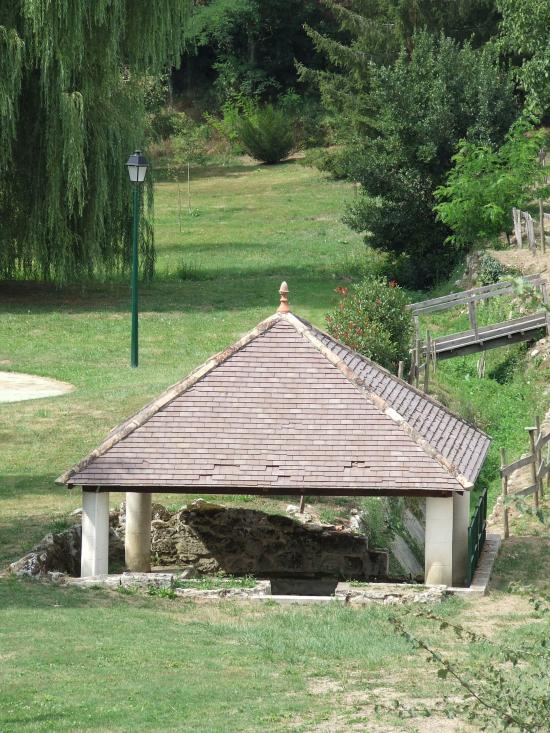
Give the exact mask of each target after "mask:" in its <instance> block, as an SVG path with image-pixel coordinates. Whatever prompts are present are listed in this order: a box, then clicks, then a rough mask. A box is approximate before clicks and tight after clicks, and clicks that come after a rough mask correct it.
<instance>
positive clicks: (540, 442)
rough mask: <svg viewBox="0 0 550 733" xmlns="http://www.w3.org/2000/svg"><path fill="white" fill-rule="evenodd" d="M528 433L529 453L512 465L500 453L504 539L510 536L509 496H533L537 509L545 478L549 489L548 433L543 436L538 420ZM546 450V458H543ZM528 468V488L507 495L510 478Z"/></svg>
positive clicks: (549, 434) (501, 452)
mask: <svg viewBox="0 0 550 733" xmlns="http://www.w3.org/2000/svg"><path fill="white" fill-rule="evenodd" d="M526 430H527V431H528V433H529V453H527V455H525V456H524V457H523V458H519V459H518V460H517V461H514V462H513V463H508V464H507V463H506V451H505V449H504V448H501V451H500V478H501V483H502V513H503V525H504V537H505V538H508V537H509V536H510V526H509V516H508V514H509V507H508V505H507V502H508V497H509V496H533V497H534V503H535V509H538V508H539V501H540V498H542V497H544V479H545V478H546V484H547V488H548V487H550V432H549V433H546V434H544V433H543V431H542V428H541V422H540V418H538V417H537V418H535V426H534V427H529V428H526ZM544 448H546V456H543V451H544ZM527 466H529V467H530V483H529V484H528V486H525V487H524V488H521V489H519V491H514V492H513V493H509V491H508V482H509V479H510V477H511V476H512V475H513V474H514V473H515V472H516V471H519V470H521V469H522V468H525V467H527Z"/></svg>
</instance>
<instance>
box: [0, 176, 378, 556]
mask: <svg viewBox="0 0 550 733" xmlns="http://www.w3.org/2000/svg"><path fill="white" fill-rule="evenodd" d="M194 175H195V178H196V180H194V181H193V188H192V192H193V207H194V208H193V214H192V215H189V214H188V213H187V211H186V210H185V211H184V213H183V215H182V232H181V233H180V231H179V224H178V207H177V188H176V185H175V184H173V183H170V184H167V183H160V184H158V187H157V197H156V217H157V224H156V235H157V244H158V253H159V256H158V264H157V272H158V277H157V279H156V280H155V281H154V283H153V284H152V285H149V286H144V287H142V288H141V293H140V296H141V302H140V310H141V315H140V366H139V368H138V369H135V370H133V369H131V368H130V366H129V358H130V357H129V354H130V352H129V337H130V320H129V310H128V309H129V303H130V300H129V288H128V285H127V284H126V283H114V284H113V283H107V284H105V285H94V286H86V287H75V288H69V289H64V290H63V291H58V290H56V289H55V288H52V287H46V286H44V287H38V286H36V285H31V284H28V283H15V284H13V285H4V286H3V288H2V292H1V294H0V312H1V317H0V369H10V370H14V371H19V372H28V373H33V374H38V375H42V376H47V377H53V378H57V379H61V380H63V381H67V382H70V383H72V384H74V385H75V387H76V389H75V391H74V392H72V393H70V394H68V395H66V396H64V397H59V398H51V399H42V400H33V401H28V402H21V403H14V404H11V405H10V404H5V405H1V406H0V443H1V445H2V451H1V453H0V565H2V564H4V563H5V562H6V561H9V560H12V559H14V558H15V557H17V556H18V555H21V553H22V552H23V551H25V550H26V549H27V548H29V547H30V546H32V544H33V543H34V542H35V541H36V540H38V539H39V538H40V537H41V536H43V534H44V533H45V530H46V529H47V528H48V526H49V525H50V524H51V523H52V521H59V520H61V519H64V518H66V516H67V514H68V512H69V511H70V510H72V509H74V508H76V507H78V506H80V495H79V493H78V492H77V493H75V494H74V495H71V494H70V493H69V492H67V491H66V490H65V489H63V488H62V487H58V486H55V485H54V480H55V478H56V477H57V476H58V475H59V474H60V473H61V472H62V471H63V470H64V469H66V468H67V467H69V466H70V465H72V464H73V463H74V462H75V461H76V460H78V459H80V458H81V457H82V456H84V455H85V454H86V453H87V452H88V451H89V450H91V449H92V448H93V447H94V446H95V445H97V443H98V442H99V441H100V440H101V439H102V438H103V437H104V436H105V434H106V433H107V432H108V431H109V430H110V429H111V428H112V427H113V426H115V425H116V424H118V423H119V422H120V421H121V420H122V419H123V418H125V417H127V416H128V415H129V414H131V413H133V412H134V411H135V410H137V409H139V408H140V407H142V406H143V405H144V404H145V403H146V402H147V401H148V400H149V399H150V398H152V397H154V396H156V395H157V394H159V392H161V391H162V390H164V389H165V388H166V387H167V386H168V385H170V384H172V383H173V382H175V381H177V380H178V379H181V378H182V377H183V376H185V375H186V374H187V373H188V372H189V371H191V369H193V368H194V367H195V366H197V365H198V364H200V363H202V362H203V361H205V360H206V359H207V358H208V357H210V356H211V355H212V354H213V353H215V352H217V351H219V350H221V349H223V348H225V347H226V346H227V345H229V344H231V343H232V342H233V341H235V340H237V339H238V338H239V337H240V335H242V334H243V333H244V332H246V331H247V330H249V329H250V328H252V327H253V326H255V325H256V323H258V322H259V321H260V320H261V319H263V318H265V317H266V316H268V315H270V314H271V313H273V312H274V311H275V309H276V307H277V305H278V299H279V296H278V289H279V285H280V283H281V281H282V280H283V279H286V280H287V281H288V283H289V286H290V298H291V302H292V304H293V307H294V308H295V309H296V311H297V312H298V313H300V314H301V315H303V316H305V317H306V318H309V319H311V320H313V321H314V322H315V323H317V324H320V325H323V321H324V314H325V313H326V311H327V310H328V309H329V307H331V306H332V305H333V304H334V303H335V302H336V300H337V295H336V294H335V293H334V288H335V286H336V285H338V283H340V282H342V278H344V277H349V276H350V275H351V276H353V275H354V274H357V270H358V268H359V267H361V266H364V262H365V248H364V245H363V244H362V242H361V238H360V237H359V236H357V235H354V234H353V233H352V232H350V231H349V229H347V227H345V226H344V225H343V224H342V223H341V221H340V218H341V212H342V209H343V205H344V202H345V200H346V199H347V198H348V197H349V196H350V195H351V187H350V186H348V185H347V184H343V183H339V182H333V181H330V180H328V179H326V178H325V177H324V176H323V175H322V174H320V173H318V172H316V171H315V170H313V169H311V168H305V167H303V166H301V165H299V164H297V163H295V162H289V163H286V164H282V165H279V166H271V167H266V166H263V167H260V166H256V165H250V164H248V165H244V164H243V165H240V166H232V167H227V168H206V169H204V170H203V171H198V172H197V173H196V174H194ZM31 293H32V295H31ZM112 500H113V503H114V502H117V501H120V500H121V497H117V496H116V495H113V497H112ZM163 500H164V498H163ZM165 500H166V501H167V502H168V503H170V504H175V506H180V505H181V504H182V503H184V500H183V499H180V498H179V497H176V496H174V495H170V496H169V497H167V498H165ZM267 504H268V506H269V502H268V503H267Z"/></svg>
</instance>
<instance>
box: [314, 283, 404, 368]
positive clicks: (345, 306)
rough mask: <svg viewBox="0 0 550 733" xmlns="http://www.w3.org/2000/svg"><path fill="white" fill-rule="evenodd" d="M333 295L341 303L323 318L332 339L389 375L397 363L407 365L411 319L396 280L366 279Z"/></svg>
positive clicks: (342, 288) (340, 289) (402, 292)
mask: <svg viewBox="0 0 550 733" xmlns="http://www.w3.org/2000/svg"><path fill="white" fill-rule="evenodd" d="M335 292H337V293H338V294H339V295H340V296H341V300H340V302H339V303H338V307H337V308H336V309H335V310H333V311H332V312H331V313H329V314H328V315H327V317H326V320H327V324H328V330H329V333H330V334H331V335H332V336H334V337H335V338H337V339H338V340H339V341H343V342H344V343H345V344H347V345H348V346H349V347H350V348H352V349H353V350H354V351H357V352H359V353H360V354H363V356H367V357H368V358H369V359H372V360H373V361H376V362H377V363H378V364H381V365H382V366H383V367H386V369H389V370H390V371H395V370H396V368H397V364H398V363H399V361H400V360H403V361H405V362H407V361H408V359H409V348H410V343H411V337H412V330H413V325H412V318H411V315H410V312H409V311H408V310H407V309H406V305H407V303H408V300H407V296H406V295H405V292H404V291H403V290H402V289H401V288H400V287H399V285H398V284H397V282H396V281H395V280H390V281H389V282H388V281H387V280H384V279H382V278H373V277H368V278H365V279H364V280H362V281H361V282H360V283H358V284H357V285H352V286H350V287H349V288H346V287H337V288H336V289H335Z"/></svg>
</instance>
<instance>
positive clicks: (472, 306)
mask: <svg viewBox="0 0 550 733" xmlns="http://www.w3.org/2000/svg"><path fill="white" fill-rule="evenodd" d="M468 316H469V318H470V326H471V327H472V330H473V332H474V333H475V335H476V339H478V338H479V331H478V327H477V313H476V302H475V300H474V298H473V296H472V297H471V298H470V300H469V301H468Z"/></svg>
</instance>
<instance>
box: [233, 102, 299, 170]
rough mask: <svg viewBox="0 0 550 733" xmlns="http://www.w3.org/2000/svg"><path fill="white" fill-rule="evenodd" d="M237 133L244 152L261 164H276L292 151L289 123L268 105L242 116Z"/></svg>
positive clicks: (289, 121) (292, 137) (285, 117)
mask: <svg viewBox="0 0 550 733" xmlns="http://www.w3.org/2000/svg"><path fill="white" fill-rule="evenodd" d="M237 132H238V136H239V140H240V142H241V144H242V145H243V147H244V149H245V150H246V152H247V153H248V154H249V155H250V156H251V157H252V158H255V159H256V160H261V161H262V162H263V163H278V162H279V161H281V160H283V159H284V158H286V157H288V155H289V154H290V153H291V152H292V149H293V148H294V135H293V125H292V119H290V118H289V117H288V116H287V115H286V114H285V113H284V112H283V111H282V110H281V109H277V108H276V107H273V105H271V104H268V105H267V106H265V107H263V108H262V109H257V110H255V111H254V112H251V113H249V114H246V115H244V116H242V117H241V118H240V120H239V122H238V123H237Z"/></svg>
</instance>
